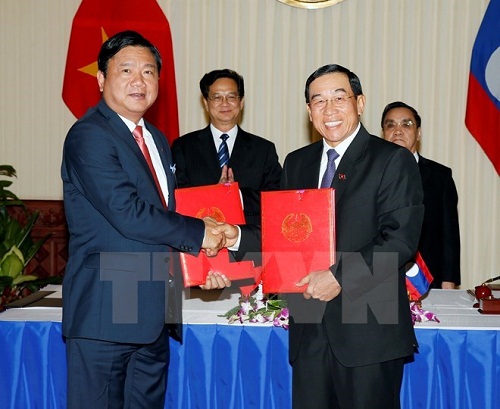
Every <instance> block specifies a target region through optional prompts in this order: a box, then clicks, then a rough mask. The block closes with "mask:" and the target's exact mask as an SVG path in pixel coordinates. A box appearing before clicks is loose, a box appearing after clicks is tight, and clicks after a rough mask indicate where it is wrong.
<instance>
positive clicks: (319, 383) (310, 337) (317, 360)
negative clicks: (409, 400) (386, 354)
mask: <svg viewBox="0 0 500 409" xmlns="http://www.w3.org/2000/svg"><path fill="white" fill-rule="evenodd" d="M403 367H404V358H400V359H396V360H391V361H387V362H381V363H376V364H372V365H365V366H358V367H345V366H343V365H342V364H341V363H340V362H339V361H338V360H337V359H336V358H335V356H334V355H333V353H332V350H331V348H330V346H329V344H328V341H327V339H326V335H325V333H324V331H323V326H322V325H321V324H308V325H307V328H306V329H305V331H304V338H303V339H302V344H301V349H300V351H299V354H298V356H297V359H296V360H295V361H294V362H293V363H292V369H293V370H292V374H293V375H292V406H293V409H310V408H314V409H399V408H400V390H401V382H402V379H403Z"/></svg>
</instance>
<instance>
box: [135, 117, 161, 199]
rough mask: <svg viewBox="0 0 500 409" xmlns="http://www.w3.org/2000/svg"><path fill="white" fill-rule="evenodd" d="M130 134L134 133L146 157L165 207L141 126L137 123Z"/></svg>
mask: <svg viewBox="0 0 500 409" xmlns="http://www.w3.org/2000/svg"><path fill="white" fill-rule="evenodd" d="M132 135H134V139H135V141H136V142H137V145H139V148H140V150H141V152H142V154H143V155H144V159H146V162H147V163H148V166H149V170H150V171H151V173H152V174H153V179H154V181H155V183H156V188H157V189H158V194H159V195H160V199H161V202H162V203H163V207H164V208H165V209H166V208H167V203H165V196H163V192H162V190H161V186H160V182H159V181H158V176H156V171H155V168H154V167H153V162H152V161H151V155H150V154H149V150H148V147H147V145H146V142H145V141H144V136H143V135H142V126H140V125H137V126H136V127H135V129H134V130H133V132H132Z"/></svg>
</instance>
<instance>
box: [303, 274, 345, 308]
mask: <svg viewBox="0 0 500 409" xmlns="http://www.w3.org/2000/svg"><path fill="white" fill-rule="evenodd" d="M306 284H307V288H306V289H305V291H304V298H306V299H310V298H315V299H317V300H320V301H330V300H333V299H334V298H335V297H337V296H338V295H339V294H340V291H341V290H342V287H340V285H339V282H338V281H337V279H336V278H335V277H334V276H333V274H332V272H331V271H330V270H321V271H313V272H312V273H310V274H308V275H306V276H305V277H304V278H303V279H302V280H300V281H299V282H298V283H296V284H295V285H296V286H297V287H302V286H303V285H306Z"/></svg>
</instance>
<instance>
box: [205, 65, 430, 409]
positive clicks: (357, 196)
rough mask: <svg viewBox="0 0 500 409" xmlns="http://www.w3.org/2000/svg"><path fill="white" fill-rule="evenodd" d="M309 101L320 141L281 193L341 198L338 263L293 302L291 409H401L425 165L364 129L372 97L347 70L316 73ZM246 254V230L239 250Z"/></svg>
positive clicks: (411, 338) (291, 170)
mask: <svg viewBox="0 0 500 409" xmlns="http://www.w3.org/2000/svg"><path fill="white" fill-rule="evenodd" d="M305 99H306V104H307V105H306V108H307V112H308V114H309V119H310V121H311V122H312V124H313V126H314V128H315V129H316V130H317V131H318V132H319V134H320V135H321V136H322V137H323V138H322V140H321V141H318V142H315V143H312V144H310V145H308V146H305V147H303V148H300V149H298V150H296V151H294V152H291V153H290V154H289V155H288V156H287V157H286V159H285V162H284V165H283V177H282V184H281V186H282V188H283V189H315V188H324V187H332V188H334V189H335V221H336V226H335V234H336V261H335V264H333V265H332V266H325V268H324V270H320V271H311V272H310V273H309V274H308V275H306V276H305V277H303V278H302V279H301V280H300V281H299V282H298V283H297V286H298V287H301V286H306V289H305V291H304V292H303V293H302V294H290V295H289V297H288V301H289V306H290V314H291V320H290V332H289V333H290V362H291V364H292V403H293V408H294V409H308V408H315V409H331V408H336V409H366V408H374V409H399V407H400V397H399V395H400V389H401V382H402V378H403V367H404V362H405V359H406V358H407V357H410V356H412V355H413V352H414V348H415V347H416V345H417V341H416V338H415V334H414V331H413V326H412V322H411V316H410V309H409V302H408V296H407V294H406V285H405V272H404V266H405V264H406V263H407V262H408V261H410V260H411V259H412V257H413V256H414V254H415V252H416V250H417V245H418V237H419V236H420V228H421V225H422V218H423V213H424V208H423V205H422V200H423V192H422V186H421V183H420V177H419V172H418V166H417V164H416V163H415V160H414V159H413V157H412V155H411V154H410V152H409V151H408V150H407V149H404V148H402V147H400V146H397V145H395V144H391V143H388V142H386V141H384V140H383V139H381V138H378V137H377V136H374V135H370V134H369V133H368V132H367V131H366V129H365V128H364V126H363V125H362V124H361V122H360V116H361V114H362V113H363V110H364V108H365V101H366V98H365V96H364V95H363V91H362V89H361V83H360V81H359V78H358V77H357V76H356V74H354V73H353V72H351V71H350V70H348V69H346V68H344V67H342V66H340V65H336V64H329V65H325V66H323V67H320V68H318V69H317V70H316V71H314V72H313V73H312V74H311V75H310V76H309V78H308V79H307V81H306V86H305ZM332 151H333V152H332ZM332 153H333V154H332ZM318 211H320V209H318ZM217 229H218V228H216V229H214V232H216V231H217ZM220 232H224V233H225V235H226V239H227V245H228V246H233V245H234V243H235V242H236V240H238V238H239V232H238V230H237V229H236V228H234V227H233V228H231V227H230V226H229V225H224V226H222V227H220ZM248 248H250V247H249V246H248V245H247V236H246V232H245V231H242V232H241V242H240V243H239V251H245V250H246V249H248ZM313 312H314V313H315V314H313Z"/></svg>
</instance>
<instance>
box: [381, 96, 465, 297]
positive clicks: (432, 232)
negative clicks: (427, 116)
mask: <svg viewBox="0 0 500 409" xmlns="http://www.w3.org/2000/svg"><path fill="white" fill-rule="evenodd" d="M421 123H422V121H421V118H420V115H419V114H418V112H417V110H416V109H415V108H413V107H411V106H409V105H407V104H405V103H404V102H400V101H396V102H392V103H390V104H388V105H387V106H386V107H385V109H384V112H383V113H382V120H381V125H382V132H383V136H384V139H385V140H387V141H390V142H394V143H396V144H398V145H400V146H403V147H405V148H406V149H408V150H409V151H410V152H411V153H413V156H414V157H415V160H416V161H417V162H418V168H419V169H420V176H421V178H422V186H423V189H424V206H425V213H424V222H423V225H422V233H421V235H420V242H419V244H418V251H419V252H420V254H421V255H422V258H423V259H424V261H425V264H426V265H427V267H428V268H429V270H430V272H431V274H432V276H433V277H434V280H433V281H432V283H431V287H433V288H443V289H453V288H456V286H458V285H460V229H459V224H458V210H457V206H458V193H457V188H456V187H455V182H454V181H453V177H452V173H451V169H450V168H448V167H446V166H444V165H441V164H439V163H437V162H434V161H432V160H430V159H426V158H424V157H423V156H422V155H420V154H419V153H418V146H419V144H420V141H421V137H422V128H421Z"/></svg>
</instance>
